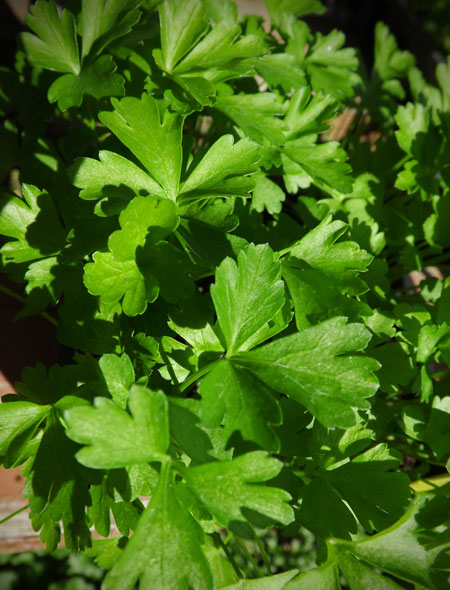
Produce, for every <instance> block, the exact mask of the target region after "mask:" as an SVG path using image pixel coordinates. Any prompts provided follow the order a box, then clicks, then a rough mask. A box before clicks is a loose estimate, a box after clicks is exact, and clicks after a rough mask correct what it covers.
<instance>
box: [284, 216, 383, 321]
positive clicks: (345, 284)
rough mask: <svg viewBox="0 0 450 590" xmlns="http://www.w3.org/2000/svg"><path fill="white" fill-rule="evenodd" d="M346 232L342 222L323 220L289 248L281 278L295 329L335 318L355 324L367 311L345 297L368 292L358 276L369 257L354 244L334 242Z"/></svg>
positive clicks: (365, 268) (365, 267)
mask: <svg viewBox="0 0 450 590" xmlns="http://www.w3.org/2000/svg"><path fill="white" fill-rule="evenodd" d="M345 231H347V226H346V224H345V223H343V222H342V221H338V220H335V221H332V219H331V217H326V218H325V219H324V220H323V221H322V222H321V223H320V224H319V225H318V226H317V227H315V228H314V229H312V230H311V231H309V232H308V233H307V234H306V235H305V236H304V237H303V238H302V239H301V240H300V241H299V242H298V243H297V244H295V245H294V246H293V248H292V249H291V251H290V255H289V257H287V258H286V259H284V260H283V264H282V274H283V278H284V279H285V281H286V283H287V285H288V288H289V291H290V294H291V296H292V298H293V301H294V307H295V320H296V323H297V327H298V328H299V329H303V328H306V327H308V326H311V325H313V324H314V323H317V321H321V320H324V319H328V318H330V317H333V316H337V315H346V316H347V317H348V318H350V319H352V320H353V319H354V320H357V321H359V320H360V319H361V316H368V315H370V314H371V311H370V308H369V307H368V306H367V305H366V304H364V303H362V302H361V301H358V300H356V299H353V298H351V297H349V296H358V295H361V294H362V293H364V292H365V291H367V290H368V287H367V285H366V283H365V282H364V281H363V280H362V279H361V278H360V273H361V272H364V271H366V270H367V267H368V265H369V264H370V262H371V261H372V259H373V257H372V256H371V255H370V254H369V253H368V252H366V251H365V250H362V249H361V248H360V247H359V245H358V244H357V243H356V242H351V241H338V240H339V238H340V236H341V235H342V234H343V233H344V232H345Z"/></svg>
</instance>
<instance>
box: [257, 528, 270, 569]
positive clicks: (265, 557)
mask: <svg viewBox="0 0 450 590" xmlns="http://www.w3.org/2000/svg"><path fill="white" fill-rule="evenodd" d="M255 539H256V544H257V545H258V549H259V551H260V553H261V555H262V558H263V561H264V565H265V566H266V570H267V573H268V574H269V576H271V575H272V566H271V565H270V559H269V556H268V555H267V553H266V549H265V547H264V544H263V542H262V541H261V539H260V538H259V537H258V535H257V534H256V533H255Z"/></svg>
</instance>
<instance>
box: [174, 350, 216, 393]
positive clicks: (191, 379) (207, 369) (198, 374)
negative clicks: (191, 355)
mask: <svg viewBox="0 0 450 590" xmlns="http://www.w3.org/2000/svg"><path fill="white" fill-rule="evenodd" d="M221 360H222V359H221V358H220V359H216V360H215V361H213V362H212V363H208V364H207V365H205V366H204V367H203V368H202V369H200V370H199V371H197V372H196V373H194V374H193V375H191V376H190V377H189V378H188V379H186V381H184V383H182V384H181V385H180V391H186V389H188V388H189V387H190V386H191V385H192V384H193V383H195V382H196V381H198V380H199V379H200V377H203V375H206V373H209V372H210V371H211V369H212V368H213V367H215V366H216V365H217V364H218V363H220V361H221Z"/></svg>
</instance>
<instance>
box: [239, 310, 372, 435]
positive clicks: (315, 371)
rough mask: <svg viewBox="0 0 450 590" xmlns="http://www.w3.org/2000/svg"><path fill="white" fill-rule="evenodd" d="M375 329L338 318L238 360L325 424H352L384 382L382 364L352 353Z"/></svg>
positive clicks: (247, 354) (365, 343) (362, 345)
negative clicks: (378, 375)
mask: <svg viewBox="0 0 450 590" xmlns="http://www.w3.org/2000/svg"><path fill="white" fill-rule="evenodd" d="M370 337H371V336H370V333H369V332H368V331H367V330H366V328H364V326H362V325H361V324H347V320H346V318H342V317H337V318H333V319H331V320H328V321H326V322H322V323H320V324H317V325H316V326H314V327H312V328H308V329H306V330H303V331H302V332H300V333H296V334H292V335H291V336H285V337H284V338H279V339H278V340H275V341H274V342H271V343H270V344H266V345H264V346H261V347H259V348H257V349H256V350H253V351H250V352H246V353H240V354H239V355H238V356H236V357H234V358H233V363H234V364H235V365H237V366H240V367H243V368H246V369H248V370H250V371H251V372H252V373H254V374H255V375H256V376H257V377H258V378H259V379H261V381H263V382H264V383H266V384H267V385H269V386H270V387H273V388H274V389H275V390H276V391H279V392H280V393H284V394H286V395H288V396H289V397H292V399H294V400H296V401H298V402H299V403H301V404H302V405H303V406H305V407H306V408H307V409H308V410H309V411H310V412H311V413H312V414H313V415H314V416H315V417H316V418H317V419H318V420H319V421H320V422H321V423H322V424H323V425H324V426H327V427H330V428H331V427H339V428H348V427H349V426H352V425H353V424H355V410H356V409H367V408H369V407H370V403H369V402H368V401H367V399H366V398H368V397H370V396H372V395H373V394H374V393H375V392H376V390H377V388H378V381H377V379H376V377H375V376H374V375H373V371H376V370H377V369H378V367H379V364H378V363H377V362H376V361H374V360H373V359H371V358H368V357H365V356H362V355H358V354H352V353H355V352H356V353H358V352H359V351H362V350H363V349H364V348H365V347H366V346H367V344H368V342H369V340H370Z"/></svg>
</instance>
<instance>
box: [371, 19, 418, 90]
mask: <svg viewBox="0 0 450 590" xmlns="http://www.w3.org/2000/svg"><path fill="white" fill-rule="evenodd" d="M414 61H415V60H414V56H413V55H412V54H411V53H409V51H400V50H399V49H398V45H397V41H396V40H395V37H394V35H392V34H391V33H390V31H389V28H388V27H387V26H386V25H385V24H384V23H382V22H378V23H377V24H376V26H375V63H374V71H375V72H376V73H377V75H378V76H379V78H381V79H382V80H391V79H394V78H399V77H403V76H406V74H407V73H408V71H409V70H410V69H411V68H412V67H413V66H414Z"/></svg>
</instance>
